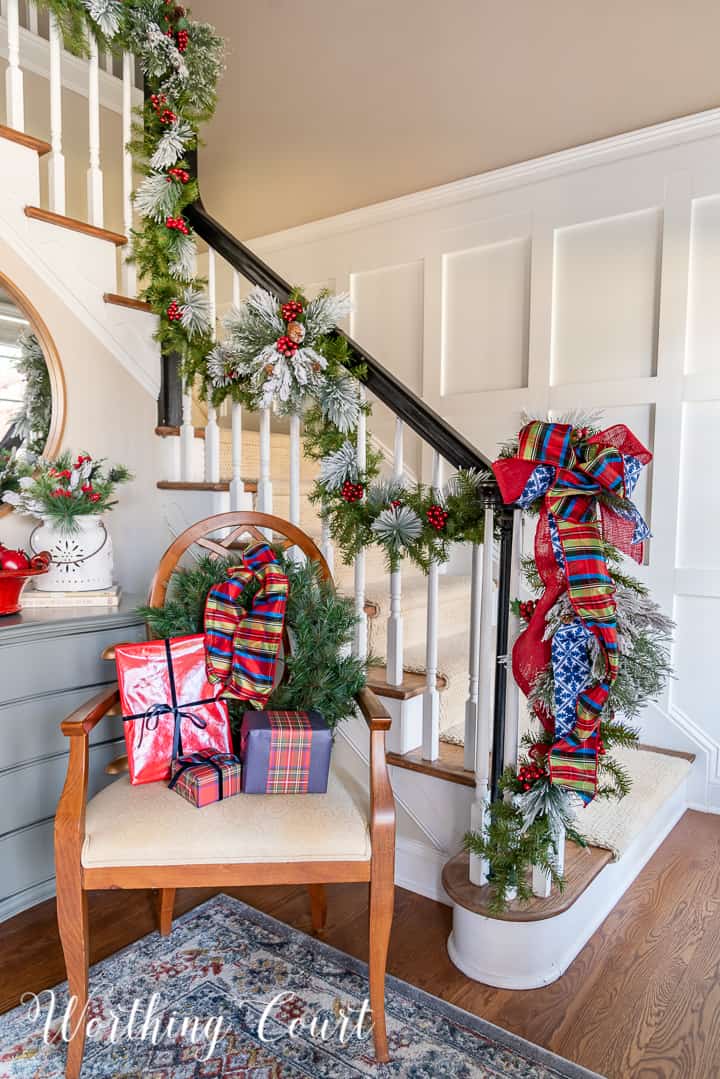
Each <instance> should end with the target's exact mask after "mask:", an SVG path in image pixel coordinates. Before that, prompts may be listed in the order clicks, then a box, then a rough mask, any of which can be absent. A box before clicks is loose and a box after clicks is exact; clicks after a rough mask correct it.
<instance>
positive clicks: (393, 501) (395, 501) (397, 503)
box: [390, 498, 402, 510]
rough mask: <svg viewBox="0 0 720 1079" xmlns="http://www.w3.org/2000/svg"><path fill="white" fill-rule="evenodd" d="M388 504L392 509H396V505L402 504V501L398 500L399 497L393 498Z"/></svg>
mask: <svg viewBox="0 0 720 1079" xmlns="http://www.w3.org/2000/svg"><path fill="white" fill-rule="evenodd" d="M390 505H391V507H392V508H393V509H394V510H396V509H398V507H400V506H402V502H401V501H400V499H399V498H393V500H392V502H391V503H390Z"/></svg>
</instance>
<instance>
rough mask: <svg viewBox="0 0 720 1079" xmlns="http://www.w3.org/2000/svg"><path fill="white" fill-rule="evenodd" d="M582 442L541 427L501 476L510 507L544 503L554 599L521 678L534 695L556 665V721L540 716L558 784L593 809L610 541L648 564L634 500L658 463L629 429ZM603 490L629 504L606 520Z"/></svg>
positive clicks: (614, 650)
mask: <svg viewBox="0 0 720 1079" xmlns="http://www.w3.org/2000/svg"><path fill="white" fill-rule="evenodd" d="M583 434H584V432H582V431H578V430H576V429H574V428H573V427H572V425H571V424H567V423H543V422H541V421H539V420H534V421H532V422H531V423H528V424H527V425H526V426H525V427H523V429H522V430H521V432H520V435H519V440H518V454H517V457H509V458H501V459H500V460H498V461H496V462H495V463H494V465H493V471H494V473H495V477H496V479H497V481H498V485H499V487H500V491H501V494H502V496H503V499H504V501H505V502H506V503H514V504H516V505H518V506H520V507H521V508H523V509H524V508H526V507H527V506H528V505H530V504H531V503H532V502H535V501H536V500H537V499H538V498H542V503H541V509H540V520H539V522H538V527H537V531H536V533H535V562H536V565H537V567H538V571H539V573H540V577H541V579H542V582H543V584H544V586H545V592H544V593H543V595H542V596H541V598H540V600H539V601H538V604H537V607H536V608H535V611H534V613H533V616H532V618H531V619H530V622H529V624H528V626H527V628H526V629H525V631H524V632H523V633H522V634H521V635H520V637H518V639H517V641H516V642H515V646H514V648H513V657H512V662H513V674H514V676H515V680H516V681H517V683H518V685H519V686H520V688H521V690H522V691H523V693H525V694H526V695H527V694H528V693H529V692H530V689H531V688H532V685H533V683H534V681H535V679H536V678H537V676H538V674H539V673H540V671H542V670H543V669H544V668H545V667H546V666H547V665H548V663H550V662H552V664H553V673H554V675H555V685H556V694H555V704H556V708H555V717H554V718H553V716H551V715H549V714H547V712H546V711H545V710H544V709H543V708H542V706H540V705H537V706H536V709H535V711H536V713H537V715H538V718H539V719H540V720H541V722H542V723H543V726H544V727H545V728H546V730H548V731H551V732H552V733H553V734H554V735H555V738H556V741H555V742H554V744H553V745H552V747H551V749H550V754H549V764H550V776H551V779H552V781H553V783H558V784H560V785H561V786H563V787H567V788H568V789H569V790H573V791H575V792H576V793H577V794H579V795H580V797H581V798H582V799H583V801H585V802H589V801H591V800H592V798H593V797H594V795H595V790H596V788H597V756H598V747H599V735H598V729H599V726H600V716H601V714H602V711H603V708H604V706H605V703H606V701H607V698H608V694H609V692H610V687H611V685H612V684H613V682H614V681H615V678H616V677H617V669H618V645H617V620H616V608H615V598H614V593H615V586H614V584H613V581H612V578H611V576H610V573H609V572H608V568H607V563H606V561H605V555H604V553H603V541H605V542H609V543H612V544H613V545H614V546H615V547H618V548H619V549H620V550H621V551H623V552H624V553H626V554H629V555H631V556H632V557H633V558H634V559H635V560H636V561H638V562H640V561H642V555H643V541H644V540H645V539H647V538H648V537H649V535H650V532H649V529H648V527H647V525H646V524H645V522H644V521H643V519H642V517H641V516H640V514H639V513H638V511H637V509H636V508H635V507H634V506H633V505H632V504H631V503H629V498H630V495H631V494H632V492H633V490H634V487H635V484H636V483H637V479H638V476H639V474H640V471H641V470H642V467H643V466H644V465H646V464H647V463H648V461H650V460H651V459H652V454H651V453H650V452H649V451H648V450H647V449H646V448H645V447H644V446H643V445H642V443H641V442H639V441H638V440H637V439H636V438H635V436H634V435H633V434H632V433H631V432H630V431H629V430H628V428H627V427H625V425H624V424H618V425H616V426H614V427H609V428H608V429H607V430H605V431H601V432H600V433H599V434H597V435H593V436H592V437H591V438H588V439H583V440H582V441H581V440H580V439H581V436H582V435H583ZM601 491H605V492H607V493H609V494H611V495H614V496H616V497H617V498H618V499H620V500H622V502H621V503H620V505H619V506H618V507H617V508H615V507H612V506H608V505H607V504H603V503H600V506H599V508H600V515H599V517H598V495H599V494H600V492H601ZM564 591H567V592H568V595H569V598H570V602H571V604H572V607H573V610H574V612H575V616H576V617H575V620H574V622H573V623H572V624H571V625H570V626H568V627H562V628H561V630H559V631H558V633H557V634H555V638H553V642H552V643H551V642H550V641H545V640H543V636H544V632H545V620H546V617H547V614H548V611H549V610H550V609H551V607H553V606H554V604H555V603H556V602H557V600H558V598H559V597H560V595H561V594H562V592H564ZM590 634H592V635H593V636H594V637H595V638H596V640H597V641H598V644H599V647H600V651H601V655H602V656H603V658H604V661H605V663H604V666H605V670H604V675H603V677H602V678H601V679H600V680H599V681H596V682H592V681H591V680H590V677H589V673H590V667H589V661H588V658H587V638H588V637H589V636H590ZM556 638H557V639H556Z"/></svg>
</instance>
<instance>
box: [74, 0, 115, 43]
mask: <svg viewBox="0 0 720 1079" xmlns="http://www.w3.org/2000/svg"><path fill="white" fill-rule="evenodd" d="M83 2H84V4H85V7H86V8H87V11H88V15H89V16H90V18H91V19H92V20H93V22H95V23H97V25H98V27H99V28H100V33H101V34H103V35H104V37H106V38H113V37H115V35H116V34H117V32H118V30H119V29H120V16H121V13H122V4H121V3H119V0H83Z"/></svg>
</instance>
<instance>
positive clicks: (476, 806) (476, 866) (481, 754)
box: [470, 506, 495, 885]
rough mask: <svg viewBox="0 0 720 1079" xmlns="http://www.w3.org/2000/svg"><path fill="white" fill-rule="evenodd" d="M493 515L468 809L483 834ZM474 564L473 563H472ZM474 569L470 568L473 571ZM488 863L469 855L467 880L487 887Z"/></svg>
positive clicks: (488, 515) (484, 576)
mask: <svg viewBox="0 0 720 1079" xmlns="http://www.w3.org/2000/svg"><path fill="white" fill-rule="evenodd" d="M494 519H495V514H494V511H493V508H492V506H486V507H485V524H484V537H485V541H484V543H483V545H482V569H481V587H480V630H479V641H478V695H477V705H476V708H475V716H476V721H477V722H476V727H475V738H474V742H475V801H474V802H473V804H472V806H471V807H470V828H471V829H472V831H474V832H483V831H484V829H485V819H486V814H487V805H488V798H489V795H490V748H491V746H490V741H491V738H490V735H491V731H492V702H493V669H494V668H493V660H494V652H493V606H494V603H495V595H494V586H493V527H494ZM473 561H474V560H473ZM474 569H475V566H474V565H473V570H474ZM487 873H488V864H487V862H486V861H485V859H483V858H479V857H478V856H477V855H476V854H472V853H471V854H470V880H471V882H472V883H473V884H477V885H483V884H487Z"/></svg>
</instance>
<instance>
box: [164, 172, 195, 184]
mask: <svg viewBox="0 0 720 1079" xmlns="http://www.w3.org/2000/svg"><path fill="white" fill-rule="evenodd" d="M189 179H190V173H189V172H187V171H186V169H178V168H173V169H168V174H167V182H168V183H170V181H171V180H179V181H180V183H181V184H186V183H187V182H188V180H189Z"/></svg>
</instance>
